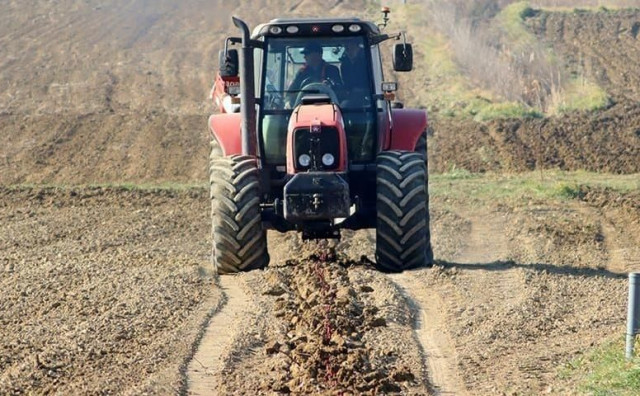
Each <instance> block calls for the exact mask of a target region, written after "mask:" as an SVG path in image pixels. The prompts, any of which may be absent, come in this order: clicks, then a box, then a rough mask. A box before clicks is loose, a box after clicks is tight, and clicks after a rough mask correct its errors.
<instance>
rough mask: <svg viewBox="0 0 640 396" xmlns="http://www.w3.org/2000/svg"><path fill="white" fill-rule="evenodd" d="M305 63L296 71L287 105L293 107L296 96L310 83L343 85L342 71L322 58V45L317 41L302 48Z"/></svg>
mask: <svg viewBox="0 0 640 396" xmlns="http://www.w3.org/2000/svg"><path fill="white" fill-rule="evenodd" d="M302 54H303V55H304V59H305V62H306V63H305V65H304V66H302V68H301V69H300V70H298V72H297V73H296V76H295V77H294V79H293V82H292V83H291V85H290V86H289V91H290V92H291V93H290V94H289V96H288V97H287V107H288V108H292V107H293V105H294V104H295V103H294V102H295V101H296V98H297V96H298V94H299V92H300V90H301V89H302V88H304V87H303V85H308V84H310V83H325V84H329V85H334V86H340V85H342V79H341V78H340V71H339V70H338V68H337V67H336V66H333V65H330V64H328V63H327V62H325V60H324V59H322V46H321V45H320V44H318V43H316V42H310V43H308V44H307V45H305V47H304V49H303V50H302Z"/></svg>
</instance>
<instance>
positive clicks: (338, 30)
mask: <svg viewBox="0 0 640 396" xmlns="http://www.w3.org/2000/svg"><path fill="white" fill-rule="evenodd" d="M331 30H333V31H334V32H336V33H342V32H344V26H342V25H333V26H331Z"/></svg>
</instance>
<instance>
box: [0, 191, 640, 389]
mask: <svg viewBox="0 0 640 396" xmlns="http://www.w3.org/2000/svg"><path fill="white" fill-rule="evenodd" d="M634 194H635V193H630V194H620V193H616V192H613V191H610V190H602V189H588V190H587V189H585V191H584V194H583V195H582V196H581V200H577V201H572V202H570V203H569V204H559V203H553V202H547V203H546V204H545V203H543V202H534V201H532V202H531V203H530V204H529V205H522V206H514V205H511V206H510V205H504V204H503V205H499V206H493V205H489V206H485V205H480V206H478V204H477V203H476V204H475V206H473V207H467V206H465V204H464V203H459V204H458V203H455V205H454V203H452V202H451V201H446V202H443V201H440V200H438V199H434V200H432V206H433V208H432V219H433V242H434V248H435V254H436V257H438V258H439V260H440V261H439V262H438V264H437V265H436V266H435V267H434V268H432V269H420V270H416V271H410V272H407V273H405V274H402V275H392V276H389V275H385V274H382V273H379V272H377V271H375V270H374V269H373V268H372V267H371V266H370V265H369V264H368V260H369V259H372V258H373V256H372V254H371V253H372V249H373V239H374V237H373V235H372V234H371V233H370V232H357V233H349V234H345V238H344V239H343V240H342V241H341V242H340V243H337V244H333V245H331V244H330V246H325V245H323V244H320V245H317V244H314V243H303V242H301V241H300V239H299V238H298V237H297V236H296V235H294V234H285V235H279V234H270V235H269V243H270V246H271V252H272V256H273V260H272V264H271V265H270V266H269V268H268V269H266V270H263V271H253V272H250V273H247V274H242V275H238V276H228V277H223V278H221V279H216V277H214V276H213V275H212V273H211V267H210V264H209V260H208V255H209V241H208V228H209V220H208V213H207V212H208V210H207V206H208V205H207V203H208V197H207V193H206V192H205V191H204V190H199V189H196V190H186V191H182V192H180V191H166V190H147V191H140V190H134V191H131V190H126V189H117V188H68V189H49V188H22V189H7V188H3V189H2V190H0V218H1V219H2V224H3V232H2V233H1V234H0V238H1V239H0V263H1V265H0V268H1V269H2V273H1V277H0V282H1V287H2V291H3V292H2V294H1V295H0V307H1V310H0V322H1V323H2V329H3V331H2V332H1V333H0V348H2V354H1V356H2V358H1V360H0V393H3V394H6V393H25V392H26V393H44V392H46V391H47V390H50V391H55V392H58V393H129V394H138V393H142V392H151V393H185V392H186V393H192V394H211V393H214V394H215V393H217V394H258V393H272V392H276V393H278V392H280V393H283V392H287V391H288V392H291V393H296V394H309V393H314V394H317V393H323V394H338V393H341V392H342V393H344V394H348V393H352V394H359V393H369V394H374V393H378V394H380V393H404V394H429V393H434V392H435V393H437V392H446V391H447V390H455V392H456V393H458V394H463V393H467V394H495V393H496V392H504V393H506V394H510V393H539V392H543V391H548V392H551V393H555V394H563V393H570V392H571V390H572V384H571V382H570V380H569V379H564V378H561V377H559V376H558V370H559V369H560V368H561V367H562V365H563V364H565V363H567V362H568V361H569V360H570V359H572V358H574V357H576V356H578V355H579V354H581V353H582V352H583V351H585V350H586V349H587V348H590V347H592V346H595V345H599V344H601V343H602V342H607V341H608V340H612V339H615V338H617V337H618V336H619V335H621V334H622V333H623V332H624V312H625V309H624V306H625V301H626V276H625V275H624V272H626V271H630V270H633V269H636V270H637V269H640V267H638V266H637V265H638V263H635V264H634V263H633V262H620V260H625V258H626V257H637V246H639V244H638V240H637V235H640V232H638V231H639V230H640V219H639V217H638V211H637V202H638V200H637V196H636V195H637V194H635V195H634ZM445 207H446V208H451V207H457V208H459V210H456V211H455V212H453V211H452V209H445ZM565 241H566V242H565ZM332 246H333V247H332ZM332 248H333V249H334V250H333V251H335V255H334V254H333V253H331V252H332V250H331V249H332ZM634 249H635V250H634ZM327 252H329V253H330V254H325V255H323V254H322V253H327ZM363 255H364V256H366V257H368V258H362V256H363ZM612 268H613V269H615V270H612ZM211 329H214V331H210V330H211ZM434 332H435V333H437V336H428V335H429V334H434ZM211 337H213V344H214V345H215V346H214V347H211V349H207V348H208V347H206V346H207V345H211V344H210V343H209V344H208V339H209V338H211ZM430 340H431V342H430ZM433 340H437V342H433ZM205 347H206V348H205ZM203 348H205V349H204V351H205V352H206V351H207V350H209V352H211V351H213V353H209V357H207V354H206V353H205V354H204V355H203V354H202V351H203ZM202 356H204V357H202ZM192 357H193V358H192ZM207 359H209V360H207ZM194 373H200V374H201V375H200V378H204V379H205V381H206V383H208V384H210V385H209V387H204V388H200V390H197V388H196V386H195V384H196V381H199V380H198V379H197V378H196V377H197V375H195V376H194ZM203 389H204V390H203Z"/></svg>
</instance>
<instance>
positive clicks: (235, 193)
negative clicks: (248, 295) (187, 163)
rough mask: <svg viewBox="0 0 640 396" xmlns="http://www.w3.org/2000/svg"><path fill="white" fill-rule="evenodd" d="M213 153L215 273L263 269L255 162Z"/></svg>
mask: <svg viewBox="0 0 640 396" xmlns="http://www.w3.org/2000/svg"><path fill="white" fill-rule="evenodd" d="M214 150H215V148H213V149H212V153H211V154H212V155H211V163H210V187H211V190H210V191H211V194H210V197H211V223H212V227H211V231H212V237H213V249H212V261H213V265H214V268H215V270H216V271H217V272H218V273H219V274H230V273H236V272H241V271H249V270H252V269H258V268H264V267H265V266H266V265H267V264H268V263H269V253H268V252H267V237H266V231H265V230H264V229H263V227H262V218H261V215H260V183H259V180H258V168H257V166H256V159H255V158H254V157H251V156H242V155H231V156H228V157H221V156H219V155H216V154H217V153H214V152H213V151H214Z"/></svg>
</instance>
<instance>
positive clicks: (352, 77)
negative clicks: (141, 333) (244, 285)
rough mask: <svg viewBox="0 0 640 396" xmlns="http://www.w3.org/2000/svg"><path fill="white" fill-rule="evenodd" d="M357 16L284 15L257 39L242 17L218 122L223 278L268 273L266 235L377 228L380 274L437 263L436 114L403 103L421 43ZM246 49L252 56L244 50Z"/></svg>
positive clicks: (216, 173) (215, 211) (217, 260)
mask: <svg viewBox="0 0 640 396" xmlns="http://www.w3.org/2000/svg"><path fill="white" fill-rule="evenodd" d="M383 12H384V17H385V19H384V24H381V25H376V24H374V23H372V22H366V21H362V20H360V19H357V18H339V19H274V20H272V21H270V22H268V23H265V24H261V25H259V26H257V27H256V28H255V29H254V30H253V32H252V33H250V32H249V28H248V26H247V25H246V23H245V22H243V21H242V20H240V19H238V18H235V17H234V18H233V22H234V24H235V26H236V27H238V28H239V29H240V32H241V36H240V37H228V38H227V39H226V40H225V46H224V50H222V51H221V52H220V68H219V71H218V74H217V77H216V82H215V84H214V86H213V89H212V98H213V100H214V102H215V103H216V105H217V107H218V108H219V110H220V111H219V113H217V114H214V115H211V116H210V118H209V130H210V133H211V159H210V187H211V194H210V197H211V208H212V236H213V252H212V257H213V263H214V266H215V268H216V270H217V271H218V272H219V273H235V272H240V271H248V270H251V269H258V268H263V267H265V266H266V265H267V264H268V262H269V254H268V249H267V238H266V230H269V229H271V230H277V231H280V232H287V231H298V232H301V233H302V237H303V239H321V238H322V239H324V238H339V237H340V231H341V230H342V229H351V230H358V229H366V228H375V229H376V260H375V265H376V267H377V268H378V269H380V270H382V271H387V272H400V271H403V270H405V269H410V268H415V267H419V266H428V265H431V264H432V262H433V253H432V249H431V242H430V234H429V204H428V202H429V195H428V173H427V157H426V156H427V151H426V127H427V115H426V113H425V112H424V111H422V110H414V109H405V108H403V106H402V104H401V103H399V102H395V101H394V97H395V95H394V91H395V90H396V89H397V84H396V83H394V82H385V81H384V79H383V67H382V60H381V54H380V44H381V43H382V42H384V41H386V40H389V39H395V40H401V39H402V42H400V43H397V44H395V45H394V46H393V68H394V70H395V71H399V72H408V71H411V69H412V67H413V66H412V64H413V55H412V54H413V53H412V47H411V44H408V43H406V40H405V39H404V35H403V34H402V33H397V34H386V33H383V31H384V28H385V27H386V22H387V20H388V18H387V15H388V12H389V11H388V9H383ZM238 45H239V46H241V48H240V51H238V49H236V48H232V47H233V46H238Z"/></svg>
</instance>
